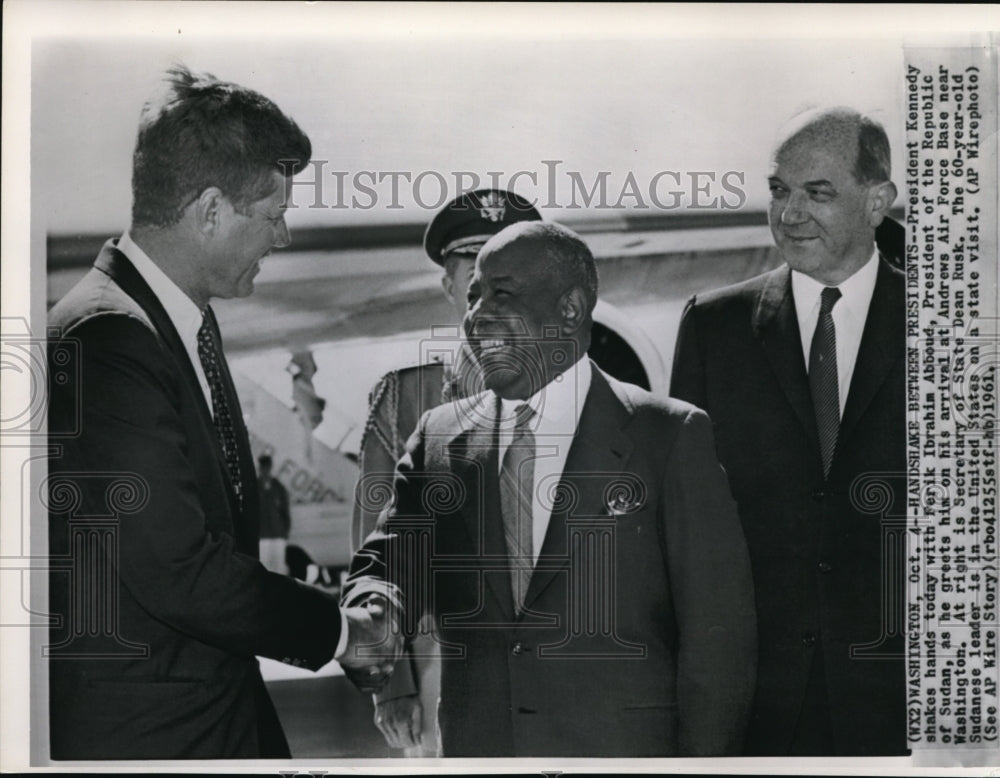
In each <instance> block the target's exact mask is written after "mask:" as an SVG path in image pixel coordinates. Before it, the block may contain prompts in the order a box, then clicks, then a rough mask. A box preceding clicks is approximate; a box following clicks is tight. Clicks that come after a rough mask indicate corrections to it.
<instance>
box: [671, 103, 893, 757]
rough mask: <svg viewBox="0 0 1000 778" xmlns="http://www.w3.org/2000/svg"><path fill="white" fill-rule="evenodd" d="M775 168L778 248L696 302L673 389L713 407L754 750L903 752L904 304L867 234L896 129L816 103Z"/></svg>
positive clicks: (887, 198) (685, 326) (888, 188)
mask: <svg viewBox="0 0 1000 778" xmlns="http://www.w3.org/2000/svg"><path fill="white" fill-rule="evenodd" d="M769 180H770V188H771V204H770V212H769V214H770V224H771V231H772V233H773V235H774V240H775V243H776V244H777V247H778V250H779V251H780V252H781V255H782V257H783V258H784V260H785V262H786V264H785V265H784V266H782V267H780V268H778V269H776V270H774V271H772V272H770V273H767V274H765V275H762V276H760V277H758V278H754V279H751V280H749V281H746V282H744V283H741V284H738V285H736V286H733V287H729V288H726V289H722V290H718V291H715V292H711V293H709V294H704V295H698V296H697V297H694V298H692V299H691V301H690V302H689V303H688V306H687V308H686V310H685V312H684V316H683V320H682V323H681V328H680V332H679V335H678V341H677V349H676V352H675V355H674V368H673V377H672V385H671V394H673V395H674V396H676V397H679V398H681V399H684V400H687V401H689V402H691V403H694V404H695V405H697V406H698V407H700V408H703V409H704V410H705V411H707V412H708V414H709V415H710V417H711V418H712V421H713V423H714V426H715V435H716V443H717V446H718V452H719V459H720V460H721V462H722V465H723V467H725V469H726V472H727V473H728V475H729V480H730V484H731V486H732V489H733V496H734V497H735V498H736V502H737V505H738V506H739V512H740V518H741V520H742V523H743V530H744V532H745V533H746V538H747V543H748V545H749V548H750V557H751V560H752V563H753V574H754V583H755V587H756V600H757V614H758V638H759V646H760V653H759V662H758V676H757V692H756V697H755V703H754V709H753V714H752V716H751V721H750V726H749V730H748V736H747V750H748V753H750V754H768V755H784V754H792V755H862V754H864V755H867V754H903V753H905V705H904V702H905V700H904V689H903V681H904V677H903V676H904V669H903V658H902V657H903V654H902V650H903V642H902V634H901V630H902V623H903V622H902V617H903V605H902V603H903V593H904V592H903V576H902V572H901V570H902V568H901V564H902V558H901V556H900V553H901V551H900V549H901V545H902V543H903V537H902V524H901V522H902V520H903V518H904V517H905V502H904V500H905V486H906V483H905V440H904V436H903V435H904V432H903V431H904V418H903V414H904V410H903V401H904V368H905V363H904V347H905V337H904V330H903V317H904V302H905V300H904V288H903V276H902V274H901V273H900V272H899V271H898V270H896V269H893V268H892V267H891V266H890V264H889V263H887V262H886V261H885V258H883V257H880V255H879V252H878V251H877V250H876V247H875V231H876V228H877V227H878V225H879V224H880V223H881V222H882V220H883V218H884V217H885V214H886V212H887V211H888V210H889V207H890V206H891V205H892V202H893V200H894V199H895V196H896V189H895V187H894V186H893V184H892V183H891V181H890V170H889V141H888V139H887V137H886V135H885V131H884V130H883V129H882V127H881V126H880V125H878V124H877V123H875V122H873V121H872V120H870V119H868V118H866V117H864V116H861V115H860V114H858V113H857V112H855V111H852V110H848V109H834V110H828V111H813V112H810V113H808V114H805V115H803V116H801V117H799V119H798V120H797V121H795V122H793V123H792V124H791V125H790V126H789V127H787V128H786V130H785V132H784V134H783V135H782V137H781V140H780V142H779V143H778V144H777V146H776V149H775V152H774V155H773V157H772V168H771V176H770V179H769ZM876 498H877V499H876Z"/></svg>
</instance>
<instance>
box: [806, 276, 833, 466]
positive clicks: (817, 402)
mask: <svg viewBox="0 0 1000 778" xmlns="http://www.w3.org/2000/svg"><path fill="white" fill-rule="evenodd" d="M839 299H840V290H839V289H837V288H836V287H830V286H828V287H826V288H825V289H824V290H823V294H822V295H821V296H820V306H819V321H818V322H816V331H815V332H814V333H813V339H812V347H811V348H810V350H809V389H810V390H811V391H812V398H813V410H814V412H815V413H816V430H817V431H818V432H819V450H820V454H821V455H822V457H823V476H824V477H826V476H828V475H829V474H830V463H831V462H832V461H833V451H834V449H835V448H836V447H837V432H838V431H839V429H840V389H839V387H838V377H837V332H836V328H835V327H834V325H833V313H832V311H833V306H834V305H835V304H836V303H837V300H839Z"/></svg>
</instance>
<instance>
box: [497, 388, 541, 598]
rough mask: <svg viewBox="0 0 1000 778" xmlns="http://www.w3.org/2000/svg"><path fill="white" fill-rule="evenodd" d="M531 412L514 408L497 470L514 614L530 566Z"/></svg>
mask: <svg viewBox="0 0 1000 778" xmlns="http://www.w3.org/2000/svg"><path fill="white" fill-rule="evenodd" d="M534 413H535V412H534V411H533V410H532V409H531V407H530V406H528V405H527V404H525V405H522V406H520V407H519V408H518V409H517V411H516V424H515V426H514V437H513V439H512V440H511V442H510V446H509V447H508V449H507V452H506V453H505V454H504V457H503V465H502V466H501V468H500V512H501V514H502V516H503V529H504V537H505V538H506V540H507V551H508V553H509V554H510V564H511V568H510V587H511V592H512V593H513V595H514V609H515V611H516V612H518V613H520V611H521V609H522V608H523V606H524V597H525V595H526V594H527V592H528V583H529V582H530V580H531V570H532V568H533V567H534V554H533V553H532V540H531V534H532V525H533V521H532V505H531V503H532V499H531V498H532V493H533V487H534V481H535V464H534V458H535V436H534V434H532V432H531V430H529V429H528V423H529V422H530V421H531V417H532V416H533V415H534Z"/></svg>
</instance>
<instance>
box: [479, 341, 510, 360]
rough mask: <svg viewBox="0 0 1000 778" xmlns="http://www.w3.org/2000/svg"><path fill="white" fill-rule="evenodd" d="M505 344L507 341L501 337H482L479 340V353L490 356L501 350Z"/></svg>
mask: <svg viewBox="0 0 1000 778" xmlns="http://www.w3.org/2000/svg"><path fill="white" fill-rule="evenodd" d="M506 345H507V341H505V340H503V339H501V338H482V339H480V340H479V353H480V354H482V355H484V356H490V355H491V354H496V353H497V352H498V351H501V350H502V349H503V348H504V347H505V346H506Z"/></svg>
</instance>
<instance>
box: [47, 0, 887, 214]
mask: <svg viewBox="0 0 1000 778" xmlns="http://www.w3.org/2000/svg"><path fill="white" fill-rule="evenodd" d="M643 10H644V9H634V8H633V9H629V13H630V14H631V18H632V20H633V26H632V29H631V34H630V35H624V34H621V33H615V34H618V36H619V37H617V38H607V39H594V36H593V34H591V35H590V36H587V38H586V39H583V40H581V39H579V37H580V36H579V35H577V36H574V35H570V34H568V33H567V34H560V32H559V31H558V29H555V30H549V32H547V33H545V32H541V31H535V32H534V33H533V36H532V37H531V38H530V39H517V38H511V37H505V36H502V35H494V36H491V34H490V30H489V29H488V28H487V29H483V28H479V29H466V28H463V29H462V30H456V31H454V32H452V33H450V34H443V33H442V34H439V35H437V36H427V35H412V36H407V35H401V36H398V37H393V38H386V37H385V36H384V35H382V34H377V33H375V32H372V31H365V30H362V31H360V32H359V33H358V34H355V35H351V36H345V35H335V34H332V33H331V37H329V38H325V37H323V36H321V35H318V34H316V32H317V31H316V30H315V29H314V30H313V31H312V32H313V34H312V35H309V36H303V35H302V34H301V32H297V31H296V30H297V29H298V28H297V27H296V26H293V25H290V29H289V31H288V34H287V35H286V34H285V33H284V31H282V30H278V31H276V32H275V33H274V34H271V35H268V36H266V37H265V36H264V35H262V34H261V33H260V32H259V31H257V32H254V31H248V33H247V34H245V35H240V36H232V35H227V36H225V37H223V36H219V37H213V36H212V35H210V34H209V35H206V34H204V30H203V31H202V34H189V33H186V32H185V31H184V30H183V28H179V29H178V32H177V33H175V34H173V35H172V36H166V35H158V36H139V37H134V36H125V37H123V36H114V37H108V36H96V37H92V36H89V35H81V36H74V37H65V36H59V37H53V38H47V37H45V36H42V37H40V38H38V39H36V41H35V43H34V45H33V48H32V78H31V98H32V112H31V117H32V126H31V143H32V154H33V156H32V184H33V186H34V187H37V188H39V190H40V193H42V194H43V196H44V199H43V200H42V202H44V204H45V205H44V210H43V211H42V212H39V213H35V214H33V216H34V218H36V219H40V220H44V223H45V231H46V232H49V233H72V232H79V231H83V232H101V231H107V230H118V229H122V228H123V227H125V226H127V218H128V213H129V208H130V203H131V196H130V191H129V176H130V167H131V151H132V146H133V143H134V137H135V129H136V124H137V120H138V116H139V111H140V108H141V106H142V103H143V101H144V100H145V99H146V98H147V97H148V96H149V95H150V94H151V93H152V92H153V91H154V90H155V89H156V88H157V86H158V83H159V81H160V79H161V77H162V73H163V71H164V69H165V68H166V67H168V66H169V65H170V64H171V63H174V62H183V63H185V64H187V65H188V66H189V67H191V68H193V69H198V70H207V71H209V72H212V73H214V74H215V75H216V76H218V77H220V78H222V79H225V80H231V81H236V82H238V83H241V84H244V85H246V86H250V87H252V88H254V89H257V90H258V91H260V92H262V93H264V94H265V95H267V96H269V97H271V98H272V99H273V100H275V102H276V103H277V104H278V105H279V106H280V107H281V108H282V109H283V110H285V111H286V112H287V113H288V114H290V115H291V116H292V117H294V118H295V119H296V121H297V122H298V123H299V124H300V125H301V126H302V128H303V129H304V130H305V131H306V132H307V133H308V134H309V136H310V137H311V139H312V142H313V158H314V159H316V160H324V161H325V169H324V171H323V172H324V174H325V175H324V176H323V178H322V182H323V185H324V190H323V197H322V202H323V203H324V204H325V205H327V206H329V205H332V204H335V203H336V202H337V201H338V197H337V191H336V188H335V179H334V178H333V176H332V171H334V170H338V171H346V173H347V176H346V179H345V189H344V192H345V194H346V198H345V199H347V200H349V199H350V197H351V195H352V194H356V195H358V197H359V201H360V202H361V203H363V204H366V203H367V202H368V199H367V198H366V197H364V196H362V195H361V193H360V192H358V190H356V189H354V188H353V187H352V178H353V176H354V175H355V174H356V173H357V172H358V171H363V170H370V171H374V172H376V173H378V172H391V171H405V172H409V173H410V174H411V177H415V176H416V175H418V174H419V173H420V172H421V171H438V172H440V173H442V174H444V175H445V177H446V180H447V183H448V186H449V187H450V188H452V189H453V188H454V187H455V181H454V176H453V174H454V173H455V172H456V171H471V172H474V173H477V174H478V175H479V176H480V177H481V178H482V179H483V180H484V181H485V180H486V174H487V173H488V172H489V171H497V172H499V173H501V174H502V176H501V179H500V180H501V183H506V182H507V181H508V180H509V179H510V176H512V175H513V174H514V173H515V172H517V171H522V170H523V171H529V172H531V171H534V172H535V174H536V175H537V180H538V185H537V186H535V185H534V184H532V183H531V181H530V179H528V178H525V177H523V176H522V177H521V179H520V185H519V186H518V188H519V189H520V190H521V191H525V192H526V193H527V194H528V195H529V196H531V195H532V194H534V195H535V196H537V197H538V198H539V199H541V200H542V202H543V203H544V202H545V201H546V200H548V199H550V197H552V195H551V194H550V191H549V188H548V184H547V178H546V171H547V168H546V166H545V164H544V163H543V160H561V164H560V165H559V166H558V168H557V175H556V188H555V192H554V201H555V202H558V203H559V204H560V205H562V206H566V205H569V204H571V201H572V192H571V190H570V178H569V176H568V173H569V172H570V171H575V172H577V173H579V176H580V179H581V180H582V181H583V182H584V183H585V184H586V185H587V186H588V187H589V186H591V185H592V184H593V182H594V181H595V179H596V176H597V174H598V173H599V171H609V173H610V175H609V177H608V202H609V203H613V202H615V201H617V199H618V195H619V193H620V192H621V189H622V188H623V186H625V184H626V177H627V175H628V173H629V172H631V173H632V174H633V175H634V177H635V179H636V181H637V182H638V184H639V186H640V190H641V191H642V192H643V197H644V198H645V199H646V202H647V204H649V205H654V203H652V202H651V201H649V199H648V197H647V193H648V185H649V183H650V181H651V179H652V178H653V176H655V175H656V173H658V172H660V171H676V172H678V173H680V174H681V176H682V179H681V180H682V184H683V186H682V187H681V189H683V190H686V194H685V196H684V199H683V200H682V205H684V206H686V205H687V204H689V203H690V198H691V194H690V173H691V172H692V171H705V172H713V173H715V175H716V180H718V179H719V177H721V176H722V175H723V174H724V173H726V172H728V171H733V172H734V173H737V174H742V176H743V181H744V185H743V186H741V188H742V189H743V190H744V191H745V192H746V195H747V201H746V203H745V204H744V205H743V207H744V208H746V209H752V210H759V209H761V208H763V207H764V205H765V203H766V184H765V177H766V174H767V171H766V165H767V151H768V149H769V147H770V145H771V141H772V138H773V136H774V134H775V132H776V130H777V128H778V127H779V126H780V124H781V123H782V122H783V121H784V120H786V119H787V118H789V117H790V116H791V115H793V114H794V113H796V112H798V111H800V110H802V109H804V108H806V107H809V106H812V105H817V104H850V105H853V106H856V107H858V108H860V109H862V110H865V111H869V112H872V113H874V114H875V115H876V116H877V117H878V118H880V119H881V120H882V121H883V122H884V123H885V125H886V127H887V129H888V131H889V134H890V137H891V138H893V139H899V138H901V135H902V121H901V118H902V116H901V113H902V111H901V109H902V94H903V90H902V84H903V72H902V71H903V64H902V62H903V50H902V47H901V41H900V39H891V38H890V39H887V38H882V39H879V38H856V39H849V40H845V39H829V38H828V39H826V40H822V39H810V40H806V39H802V38H798V39H787V38H785V39H781V38H774V39H770V38H767V37H766V33H767V30H768V26H767V25H762V26H761V29H760V30H759V32H760V33H761V34H763V35H764V37H761V38H758V39H756V40H718V39H711V38H703V39H690V38H689V39H671V38H668V37H665V35H666V33H665V32H663V31H662V30H660V29H659V28H658V27H657V26H656V25H651V27H650V30H649V31H648V32H643ZM511 13H514V12H513V11H511ZM649 13H650V18H651V19H653V14H652V12H651V11H650V12H649ZM334 18H335V17H334ZM765 19H766V17H764V16H762V17H761V20H762V21H763V20H765ZM529 27H530V25H526V29H528V28H529ZM753 32H758V31H753ZM753 32H752V31H751V30H749V29H748V30H747V31H746V35H747V37H749V36H750V35H751V34H753ZM816 32H817V33H821V32H822V30H821V29H819V28H818V29H817V30H816ZM900 146H901V143H900V142H898V140H897V142H896V143H895V147H894V168H895V169H896V170H898V169H900V163H901V155H900V153H899V152H900ZM310 177H311V176H310ZM466 180H468V179H466ZM731 180H732V181H738V180H739V179H731ZM703 182H704V180H703ZM674 183H675V182H674V180H673V179H672V178H666V179H661V181H660V188H659V190H658V191H659V192H660V193H661V194H660V198H661V202H664V203H667V204H668V203H669V202H670V199H671V198H669V197H668V196H667V195H666V192H667V191H669V190H671V189H674V188H676V187H675V186H674ZM414 188H415V187H414V186H411V185H410V184H407V183H406V182H405V181H404V180H402V179H400V189H399V198H398V204H399V205H400V206H402V207H401V208H390V207H388V206H389V205H390V204H391V196H390V195H391V188H390V183H389V181H386V182H384V183H383V184H382V185H381V186H379V187H378V188H377V189H378V192H379V200H378V202H377V204H376V206H375V207H374V208H371V209H361V208H346V209H336V208H330V207H325V208H316V209H308V208H301V209H299V210H298V212H296V213H293V214H292V215H291V217H290V218H289V222H290V225H291V226H292V227H294V226H296V225H299V226H303V225H309V226H323V225H342V224H353V223H367V224H374V223H380V222H391V221H400V220H402V221H423V220H425V219H426V218H427V217H428V216H429V214H430V210H433V207H431V208H430V210H428V209H426V208H421V207H420V201H419V199H422V201H423V203H424V204H425V205H429V206H435V205H437V204H438V202H440V201H441V200H440V197H439V195H440V191H441V190H440V185H439V183H438V181H437V179H436V178H433V177H428V176H426V175H425V177H424V179H423V181H422V183H421V186H420V188H419V189H418V190H417V192H416V194H414ZM298 192H299V194H298V195H297V198H298V197H301V199H300V200H298V202H300V203H301V204H303V205H306V204H309V203H311V202H312V199H313V197H312V193H311V192H310V191H307V190H305V189H304V188H302V189H299V190H298ZM720 194H725V192H724V191H723V190H721V189H720V188H719V187H718V184H716V185H715V186H714V187H713V188H712V190H711V192H710V194H709V197H710V198H714V197H716V196H718V195H720ZM453 195H454V191H452V192H450V193H449V196H453ZM417 198H419V199H417ZM728 198H729V202H733V200H734V199H735V198H734V197H732V196H731V195H730V196H728ZM577 202H578V204H582V200H581V199H578V200H577ZM623 202H624V204H625V205H628V206H633V205H635V204H636V203H635V200H634V199H633V198H626V199H624V200H623ZM546 215H547V216H550V217H551V218H558V215H557V214H546ZM573 215H576V216H579V215H581V214H579V213H575V214H573Z"/></svg>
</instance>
